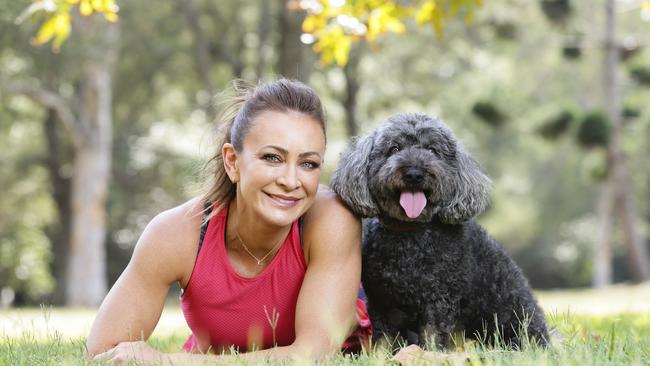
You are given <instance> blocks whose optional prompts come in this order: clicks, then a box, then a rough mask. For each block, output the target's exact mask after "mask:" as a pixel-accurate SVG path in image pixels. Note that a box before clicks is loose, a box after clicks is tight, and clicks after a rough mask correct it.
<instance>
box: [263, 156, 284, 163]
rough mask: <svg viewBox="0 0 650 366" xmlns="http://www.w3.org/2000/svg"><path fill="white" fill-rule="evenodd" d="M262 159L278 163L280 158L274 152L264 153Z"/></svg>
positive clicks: (280, 160)
mask: <svg viewBox="0 0 650 366" xmlns="http://www.w3.org/2000/svg"><path fill="white" fill-rule="evenodd" d="M262 160H265V161H268V162H269V163H280V162H282V159H280V157H279V156H277V155H274V154H265V155H263V156H262Z"/></svg>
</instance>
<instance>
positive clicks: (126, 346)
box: [93, 341, 171, 365]
mask: <svg viewBox="0 0 650 366" xmlns="http://www.w3.org/2000/svg"><path fill="white" fill-rule="evenodd" d="M93 361H99V362H109V363H110V364H113V365H122V364H126V363H128V362H129V361H135V362H137V363H138V364H140V363H144V364H155V365H171V360H170V358H169V356H168V355H166V354H164V353H162V352H159V351H157V350H155V349H154V348H152V347H151V346H150V345H148V344H147V342H143V341H138V342H122V343H120V344H118V345H117V346H115V347H113V348H111V349H109V350H108V351H106V352H104V353H100V354H98V355H97V356H95V357H94V358H93Z"/></svg>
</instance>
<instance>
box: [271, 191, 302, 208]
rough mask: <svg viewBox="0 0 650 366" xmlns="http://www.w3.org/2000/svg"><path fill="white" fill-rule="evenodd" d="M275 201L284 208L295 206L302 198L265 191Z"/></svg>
mask: <svg viewBox="0 0 650 366" xmlns="http://www.w3.org/2000/svg"><path fill="white" fill-rule="evenodd" d="M265 194H266V195H267V196H268V197H269V198H270V199H271V201H272V202H273V203H275V204H276V205H277V206H280V207H283V208H291V207H294V206H296V205H297V204H298V202H299V201H300V198H295V197H290V196H281V195H275V194H270V193H265Z"/></svg>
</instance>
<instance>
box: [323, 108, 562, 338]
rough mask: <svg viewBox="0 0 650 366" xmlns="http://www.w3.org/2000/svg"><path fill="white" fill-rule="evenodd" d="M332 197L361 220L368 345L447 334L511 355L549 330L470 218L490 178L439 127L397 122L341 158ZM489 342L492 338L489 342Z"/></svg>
mask: <svg viewBox="0 0 650 366" xmlns="http://www.w3.org/2000/svg"><path fill="white" fill-rule="evenodd" d="M331 186H332V189H333V190H334V191H335V192H336V193H337V194H338V195H339V196H340V197H341V198H342V199H343V200H344V201H345V202H346V203H347V204H348V206H349V207H350V208H351V209H352V210H353V211H355V212H356V213H357V214H358V215H359V216H362V217H371V218H372V219H370V220H365V222H364V238H363V267H362V268H363V269H362V280H363V286H364V289H365V291H366V294H367V296H368V311H369V313H370V319H371V321H372V324H373V327H374V334H373V338H374V340H375V341H377V340H379V339H380V338H381V337H382V336H386V337H387V338H388V339H389V340H394V339H397V337H398V336H401V337H404V338H406V341H408V342H409V343H419V344H420V345H425V343H426V341H427V340H428V338H429V337H435V342H436V343H437V345H439V346H445V345H448V344H449V341H450V337H451V335H452V332H454V331H458V330H462V331H464V333H465V335H466V336H468V337H474V338H479V339H481V340H484V341H487V342H490V343H494V342H495V339H496V338H498V339H500V340H501V341H503V342H505V343H506V344H508V345H511V346H513V347H518V346H520V345H521V344H522V340H523V339H522V337H524V336H528V337H529V338H528V339H530V340H533V341H534V342H537V343H538V344H542V345H545V344H546V343H547V341H548V339H549V338H548V331H547V327H546V322H545V319H544V314H543V312H542V310H541V309H540V307H539V306H538V305H537V303H536V301H535V298H534V297H533V295H532V293H531V291H530V288H529V286H528V283H527V281H526V279H525V277H524V275H523V274H522V271H521V270H520V269H519V267H518V266H517V265H516V264H515V262H514V261H513V260H512V259H511V258H510V257H509V256H508V255H507V254H506V252H505V251H504V249H503V248H502V247H501V246H500V245H499V243H497V242H496V241H495V240H494V239H492V238H490V237H489V236H488V234H487V233H486V232H485V230H483V229H482V228H481V227H480V226H479V225H478V224H477V223H475V222H474V221H473V220H471V219H472V218H473V217H474V216H476V215H478V214H480V213H481V212H483V210H484V209H485V208H486V206H487V203H488V191H489V186H490V180H489V179H488V178H487V177H486V176H485V175H484V174H483V173H482V172H481V169H480V166H479V165H478V163H476V161H475V160H474V159H472V157H470V156H469V155H468V154H467V153H466V152H465V151H464V150H463V148H462V146H461V145H460V143H459V142H458V141H457V140H456V138H455V137H454V135H453V134H452V132H451V130H450V129H449V128H448V127H447V126H446V125H445V124H444V123H443V122H442V121H440V120H439V119H434V118H431V117H429V116H427V115H425V114H398V115H395V116H392V117H391V118H389V119H388V120H387V121H386V122H384V124H383V125H381V126H380V127H379V128H378V129H376V130H375V131H374V132H372V133H370V134H369V135H366V136H364V137H362V138H359V139H357V140H356V141H354V142H353V144H352V145H351V146H350V147H349V148H348V149H347V150H346V152H344V154H343V156H342V158H341V161H340V162H339V165H338V168H337V170H336V172H335V173H334V176H333V178H332V181H331ZM495 335H496V336H497V337H495Z"/></svg>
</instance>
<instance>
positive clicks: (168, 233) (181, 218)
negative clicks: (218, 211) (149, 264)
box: [134, 198, 203, 283]
mask: <svg viewBox="0 0 650 366" xmlns="http://www.w3.org/2000/svg"><path fill="white" fill-rule="evenodd" d="M201 202H202V201H201V199H200V198H193V199H191V200H189V201H187V202H184V203H182V204H180V205H178V206H176V207H173V208H170V209H168V210H165V211H163V212H161V213H159V214H157V215H156V216H155V217H154V218H153V219H152V220H151V221H150V222H149V224H148V225H147V227H146V228H145V230H144V232H143V233H142V236H141V237H140V240H139V241H138V244H137V245H136V249H135V252H134V257H135V256H137V255H138V254H139V253H143V256H145V257H147V258H148V260H150V261H156V262H157V265H164V266H165V267H167V268H168V269H169V271H170V272H171V273H170V275H171V274H173V277H174V281H175V280H180V281H181V283H185V281H186V280H187V279H188V278H189V275H190V274H191V271H192V268H193V266H194V259H195V257H196V251H197V249H198V240H199V235H200V231H201V225H202V222H203V215H202V213H203V204H202V203H201ZM144 253H147V254H146V255H144ZM152 253H155V256H153V257H152V256H151V255H149V254H152Z"/></svg>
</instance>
